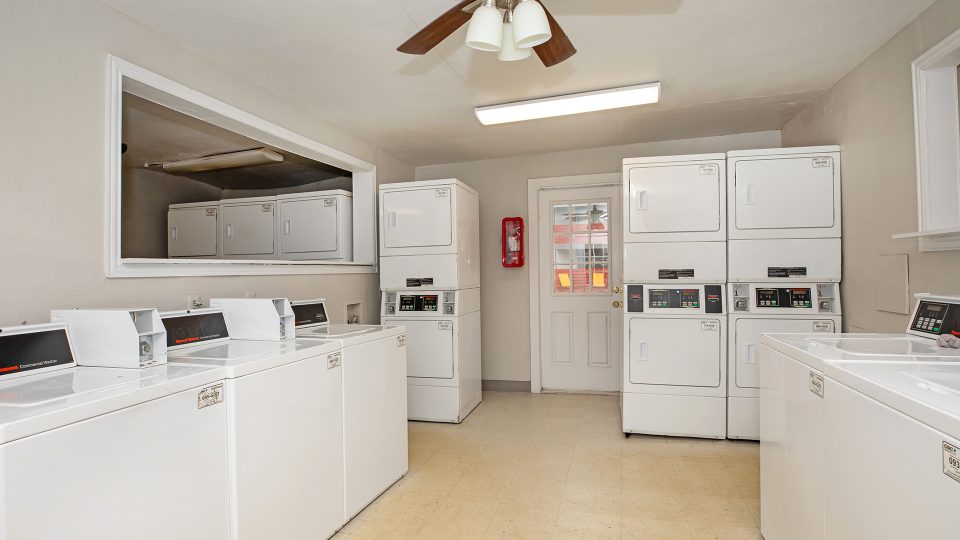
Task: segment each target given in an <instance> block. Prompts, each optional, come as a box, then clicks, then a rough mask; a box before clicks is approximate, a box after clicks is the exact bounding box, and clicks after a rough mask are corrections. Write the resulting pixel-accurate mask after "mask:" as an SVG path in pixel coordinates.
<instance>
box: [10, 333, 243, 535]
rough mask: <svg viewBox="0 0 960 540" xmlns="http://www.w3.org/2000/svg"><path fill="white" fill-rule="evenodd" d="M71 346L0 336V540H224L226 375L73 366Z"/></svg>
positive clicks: (52, 336) (186, 369) (63, 339)
mask: <svg viewBox="0 0 960 540" xmlns="http://www.w3.org/2000/svg"><path fill="white" fill-rule="evenodd" d="M71 345H72V344H71V340H70V338H68V332H67V327H66V325H65V324H63V323H53V324H46V325H32V326H19V327H12V328H4V329H2V331H0V485H2V486H3V494H2V495H0V516H2V518H0V538H2V539H4V540H17V539H21V538H25V539H26V538H29V539H31V540H60V539H63V538H97V539H104V540H127V539H130V538H138V539H147V540H167V539H170V538H211V539H221V540H222V539H226V538H229V534H230V515H229V498H228V488H227V486H228V473H227V429H226V426H227V408H226V406H225V405H224V403H223V397H224V393H223V372H222V370H220V369H218V368H215V367H202V366H181V365H161V366H156V367H148V368H145V369H116V368H99V367H75V362H74V352H73V349H72V346H71ZM132 355H133V356H134V358H136V357H137V354H136V350H134V351H132Z"/></svg>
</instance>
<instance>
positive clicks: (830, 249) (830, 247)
mask: <svg viewBox="0 0 960 540" xmlns="http://www.w3.org/2000/svg"><path fill="white" fill-rule="evenodd" d="M727 168H728V172H727V182H728V195H727V204H728V215H729V216H730V220H729V261H730V262H729V280H730V281H731V282H743V283H749V282H758V281H781V282H782V281H794V280H802V281H808V282H839V281H840V236H841V215H840V208H841V205H840V148H839V147H838V146H819V147H808V148H776V149H767V150H745V151H736V152H729V153H727Z"/></svg>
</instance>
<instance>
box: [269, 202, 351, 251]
mask: <svg viewBox="0 0 960 540" xmlns="http://www.w3.org/2000/svg"><path fill="white" fill-rule="evenodd" d="M338 210H339V209H338V207H337V199H336V197H323V198H316V199H302V200H295V201H280V253H321V252H325V251H336V250H337V248H338V247H340V246H339V232H340V231H339V230H337V212H338Z"/></svg>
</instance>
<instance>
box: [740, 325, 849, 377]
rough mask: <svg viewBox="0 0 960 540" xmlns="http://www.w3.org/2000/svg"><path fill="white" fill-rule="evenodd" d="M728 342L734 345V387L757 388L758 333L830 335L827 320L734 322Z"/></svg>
mask: <svg viewBox="0 0 960 540" xmlns="http://www.w3.org/2000/svg"><path fill="white" fill-rule="evenodd" d="M732 331H733V332H734V334H733V336H732V337H731V339H733V340H734V342H735V343H736V367H735V370H736V375H735V382H736V385H737V388H757V361H758V360H757V358H758V355H759V354H760V336H761V335H762V334H810V333H813V332H833V331H834V324H833V321H832V320H830V319H738V320H737V324H736V326H734V327H733V328H732Z"/></svg>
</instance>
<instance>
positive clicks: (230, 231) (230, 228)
mask: <svg viewBox="0 0 960 540" xmlns="http://www.w3.org/2000/svg"><path fill="white" fill-rule="evenodd" d="M227 238H233V223H227Z"/></svg>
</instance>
